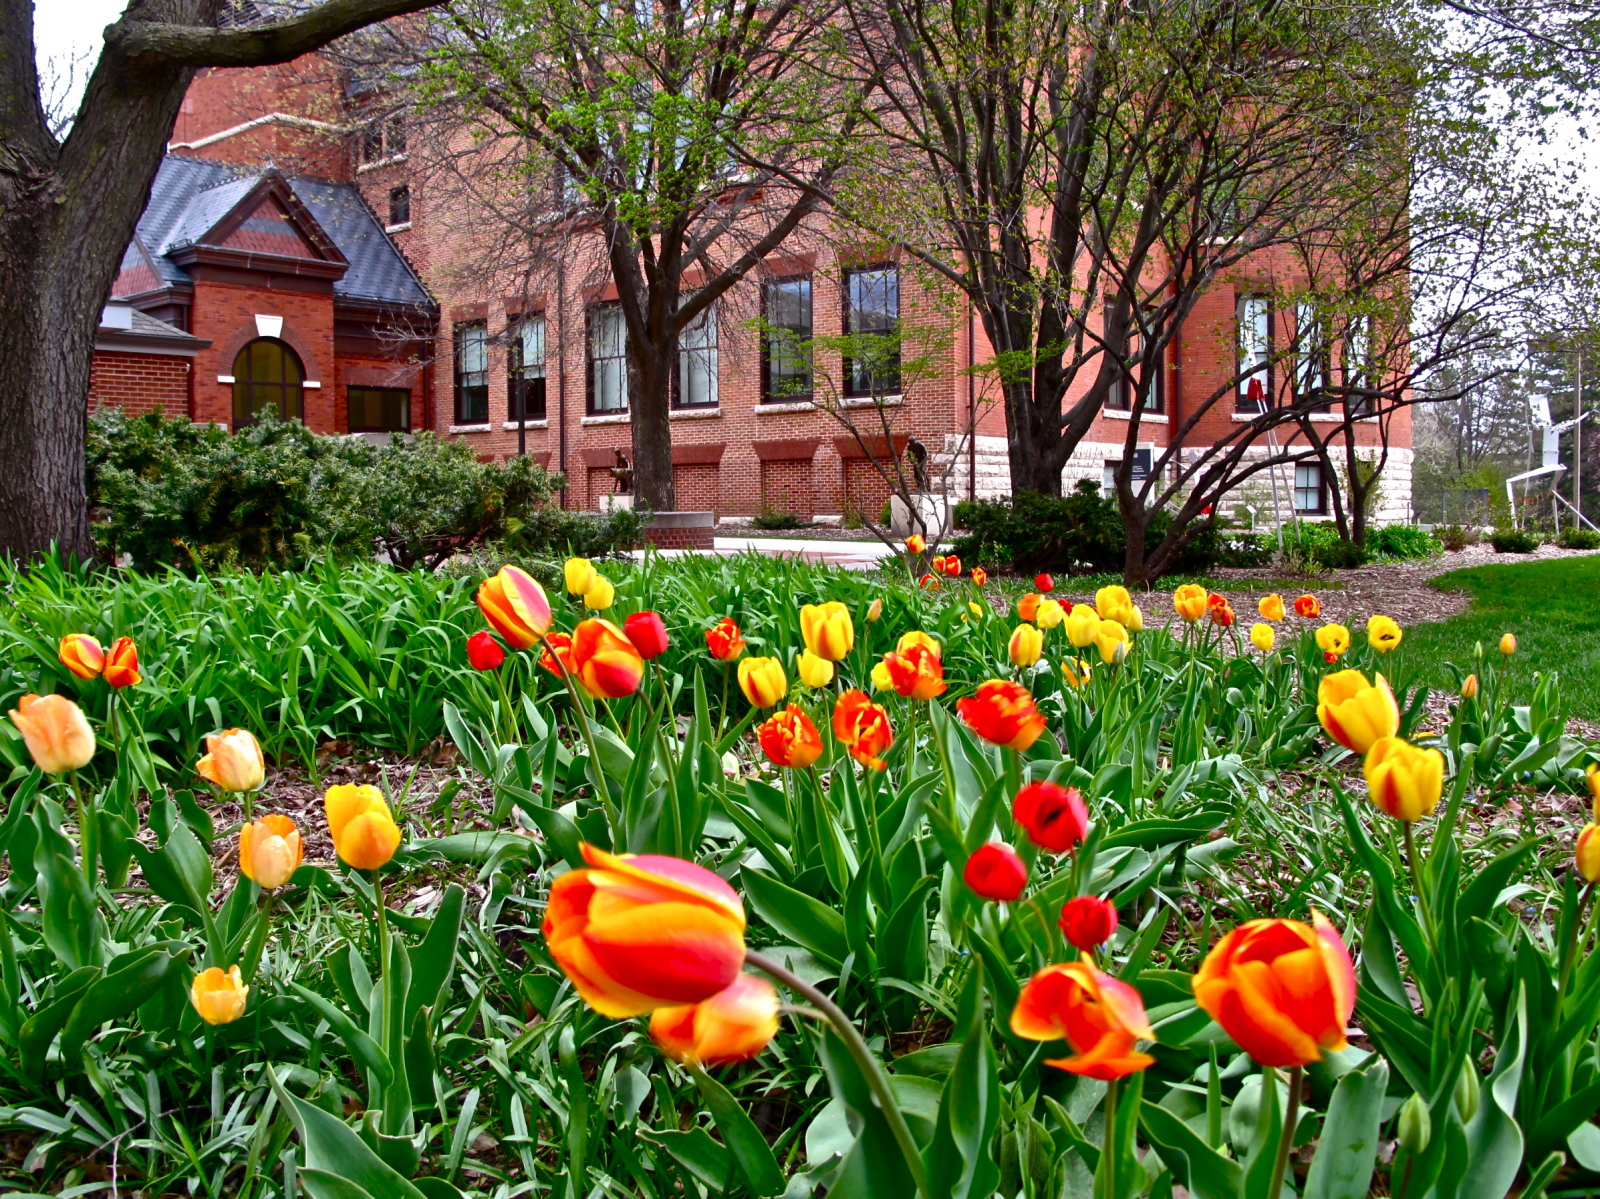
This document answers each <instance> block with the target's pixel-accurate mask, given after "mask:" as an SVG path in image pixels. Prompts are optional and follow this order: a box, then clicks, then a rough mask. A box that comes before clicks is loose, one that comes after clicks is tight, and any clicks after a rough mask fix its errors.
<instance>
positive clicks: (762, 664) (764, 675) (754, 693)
mask: <svg viewBox="0 0 1600 1199" xmlns="http://www.w3.org/2000/svg"><path fill="white" fill-rule="evenodd" d="M739 690H741V691H743V692H744V696H745V698H746V699H748V700H749V701H750V703H751V704H752V705H753V706H755V707H757V708H770V707H772V706H773V705H775V704H776V703H777V702H778V701H779V700H781V699H782V698H783V697H784V696H786V695H788V694H789V680H788V679H787V678H785V677H784V673H783V663H782V662H780V661H778V659H776V658H745V659H743V660H742V661H741V662H740V663H739Z"/></svg>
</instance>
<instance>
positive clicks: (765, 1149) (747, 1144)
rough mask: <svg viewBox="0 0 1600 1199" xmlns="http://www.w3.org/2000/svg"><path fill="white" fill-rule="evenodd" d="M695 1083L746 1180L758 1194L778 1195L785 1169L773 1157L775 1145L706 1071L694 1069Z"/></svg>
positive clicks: (781, 1189)
mask: <svg viewBox="0 0 1600 1199" xmlns="http://www.w3.org/2000/svg"><path fill="white" fill-rule="evenodd" d="M694 1081H695V1085H696V1086H698V1087H699V1088H700V1094H701V1096H702V1097H703V1098H704V1099H705V1101H706V1108H707V1110H709V1111H710V1112H711V1118H712V1119H713V1120H715V1121H716V1124H717V1131H718V1132H720V1133H721V1134H722V1143H723V1144H724V1145H726V1146H727V1147H728V1152H729V1153H731V1154H732V1155H733V1160H734V1162H735V1163H737V1165H738V1167H739V1172H740V1173H741V1174H743V1175H744V1179H745V1182H746V1183H748V1184H749V1186H750V1189H751V1190H752V1191H754V1192H755V1193H756V1194H757V1195H779V1194H782V1193H783V1188H784V1185H785V1182H784V1177H783V1171H782V1170H780V1169H779V1168H778V1160H777V1158H775V1157H773V1156H772V1146H770V1145H768V1144H767V1141H766V1138H765V1137H763V1136H762V1135H761V1132H760V1130H759V1129H757V1128H756V1125H755V1121H753V1120H752V1119H750V1117H749V1115H748V1114H747V1113H746V1112H745V1110H744V1108H743V1107H742V1106H741V1105H740V1103H739V1101H738V1100H737V1099H735V1098H734V1097H733V1095H732V1094H730V1093H729V1091H728V1088H727V1087H725V1086H723V1085H722V1084H721V1083H720V1082H718V1081H717V1080H716V1079H714V1078H712V1077H711V1076H710V1075H709V1074H707V1073H706V1072H705V1071H704V1070H698V1069H697V1070H695V1071H694Z"/></svg>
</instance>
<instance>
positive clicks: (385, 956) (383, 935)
mask: <svg viewBox="0 0 1600 1199" xmlns="http://www.w3.org/2000/svg"><path fill="white" fill-rule="evenodd" d="M372 894H373V898H374V899H376V900H377V903H378V977H379V978H381V979H382V980H383V985H384V995H385V1000H384V1016H385V1017H387V1016H388V1014H389V1013H388V999H387V996H388V993H389V992H388V988H389V987H390V986H392V985H393V984H392V983H391V982H390V980H389V906H388V903H387V901H386V900H385V899H384V897H383V873H382V868H381V867H380V868H379V869H378V870H374V871H373V872H372ZM383 1034H384V1037H385V1038H387V1037H388V1035H389V1029H388V1027H387V1025H385V1027H384V1028H383ZM379 1044H381V1045H382V1044H388V1042H387V1040H385V1039H380V1041H379Z"/></svg>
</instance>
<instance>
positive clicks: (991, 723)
mask: <svg viewBox="0 0 1600 1199" xmlns="http://www.w3.org/2000/svg"><path fill="white" fill-rule="evenodd" d="M956 711H957V712H959V713H960V714H961V719H962V720H964V721H965V722H966V725H967V727H968V728H970V729H971V730H972V731H973V732H974V733H977V734H978V736H980V737H982V738H983V739H984V740H985V741H988V742H989V743H991V744H993V745H1004V746H1006V747H1007V748H1010V749H1015V750H1024V749H1027V748H1028V747H1029V746H1030V745H1032V744H1033V743H1034V742H1035V741H1037V740H1038V739H1039V734H1040V733H1042V732H1044V717H1043V716H1042V715H1041V714H1040V712H1039V708H1038V705H1037V704H1035V703H1034V702H1033V695H1032V693H1031V692H1030V691H1029V690H1028V689H1027V688H1026V687H1024V686H1022V684H1020V683H1013V682H1010V681H1009V680H1007V679H990V680H988V681H987V682H985V683H980V684H979V685H978V693H977V694H976V695H973V696H970V697H969V698H967V699H961V700H957V701H956Z"/></svg>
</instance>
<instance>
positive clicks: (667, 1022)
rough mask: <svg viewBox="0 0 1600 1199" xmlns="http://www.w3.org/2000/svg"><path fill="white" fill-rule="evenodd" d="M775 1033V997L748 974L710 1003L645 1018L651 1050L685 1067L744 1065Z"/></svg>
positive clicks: (768, 987)
mask: <svg viewBox="0 0 1600 1199" xmlns="http://www.w3.org/2000/svg"><path fill="white" fill-rule="evenodd" d="M777 1034H778V992H777V991H775V990H773V987H772V984H771V983H769V982H768V981H767V980H766V979H764V978H757V977H756V976H755V975H753V974H741V975H740V976H739V977H738V978H736V979H734V980H733V982H732V983H731V984H729V985H728V986H727V987H726V988H724V989H723V990H721V991H718V992H717V993H716V994H715V995H713V996H712V997H711V998H710V999H704V1000H701V1001H700V1002H699V1003H691V1004H684V1005H683V1006H680V1007H660V1008H657V1009H656V1010H655V1011H653V1012H651V1013H650V1039H651V1040H652V1041H654V1042H655V1043H656V1047H657V1048H658V1049H660V1050H661V1052H662V1053H664V1054H666V1055H667V1056H668V1057H670V1058H672V1060H673V1061H677V1062H683V1063H684V1064H685V1065H690V1066H731V1065H733V1064H734V1063H735V1062H747V1061H749V1060H750V1059H751V1058H753V1057H755V1056H756V1054H758V1053H760V1052H761V1051H762V1050H763V1049H765V1048H766V1047H767V1043H768V1042H769V1041H771V1040H772V1038H773V1037H775V1036H776V1035H777Z"/></svg>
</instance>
